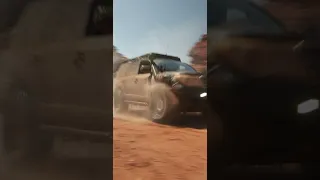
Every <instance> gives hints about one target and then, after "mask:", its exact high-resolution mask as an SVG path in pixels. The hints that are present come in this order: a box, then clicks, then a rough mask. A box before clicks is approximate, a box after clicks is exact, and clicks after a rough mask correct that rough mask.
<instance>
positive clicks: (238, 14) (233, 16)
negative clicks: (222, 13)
mask: <svg viewBox="0 0 320 180" xmlns="http://www.w3.org/2000/svg"><path fill="white" fill-rule="evenodd" d="M237 20H238V21H239V20H240V21H241V20H246V21H247V15H246V14H245V13H244V12H243V11H240V10H238V9H228V11H227V23H232V22H234V21H237Z"/></svg>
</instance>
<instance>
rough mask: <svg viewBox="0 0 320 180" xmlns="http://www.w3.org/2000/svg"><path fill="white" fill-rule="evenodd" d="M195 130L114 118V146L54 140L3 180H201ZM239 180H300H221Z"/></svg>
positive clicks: (202, 158)
mask: <svg viewBox="0 0 320 180" xmlns="http://www.w3.org/2000/svg"><path fill="white" fill-rule="evenodd" d="M191 121H193V122H194V121H196V119H193V120H191ZM194 124H196V123H192V122H190V123H189V124H188V123H186V127H174V126H166V125H160V124H155V123H152V122H150V121H147V120H145V119H143V118H139V117H135V116H118V117H116V118H115V119H114V138H113V145H112V144H106V143H93V142H89V141H62V140H61V138H59V137H58V138H57V140H56V144H55V150H54V153H53V155H52V157H51V158H50V159H48V160H47V161H44V162H41V163H39V162H32V161H31V162H22V163H21V162H20V163H17V164H15V165H14V166H13V167H12V169H11V171H10V172H11V173H10V178H8V180H42V179H46V180H58V179H59V180H108V179H110V180H111V179H114V180H205V179H207V130H206V129H205V128H203V127H202V128H200V127H196V126H194ZM210 176H213V175H210ZM239 178H240V179H287V178H288V179H305V178H301V176H300V175H299V173H298V172H297V171H296V170H294V169H293V170H290V172H289V171H288V172H285V171H283V170H280V171H279V168H277V167H266V168H261V167H260V168H251V169H243V168H240V169H234V170H232V171H230V173H229V174H228V177H226V179H239Z"/></svg>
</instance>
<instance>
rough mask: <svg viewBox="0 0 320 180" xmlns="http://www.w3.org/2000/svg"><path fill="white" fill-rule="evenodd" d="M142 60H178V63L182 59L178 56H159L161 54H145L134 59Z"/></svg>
mask: <svg viewBox="0 0 320 180" xmlns="http://www.w3.org/2000/svg"><path fill="white" fill-rule="evenodd" d="M141 58H148V59H149V60H151V61H152V60H154V59H156V58H168V59H170V60H176V61H181V59H180V58H179V57H177V56H171V55H166V54H159V53H148V54H144V55H142V56H139V57H136V58H133V59H132V60H133V61H136V60H139V59H141Z"/></svg>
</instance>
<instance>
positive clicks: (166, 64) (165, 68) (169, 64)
mask: <svg viewBox="0 0 320 180" xmlns="http://www.w3.org/2000/svg"><path fill="white" fill-rule="evenodd" d="M153 62H154V63H155V64H156V66H157V68H158V70H159V71H161V72H173V71H175V72H177V71H178V72H189V73H197V71H196V70H195V69H193V68H192V67H191V66H189V65H188V64H186V63H182V62H180V61H176V60H171V59H163V58H162V59H155V60H153Z"/></svg>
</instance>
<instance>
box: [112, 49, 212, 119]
mask: <svg viewBox="0 0 320 180" xmlns="http://www.w3.org/2000/svg"><path fill="white" fill-rule="evenodd" d="M200 75H201V74H199V73H198V72H197V71H196V70H194V69H193V68H192V67H191V66H189V65H188V64H186V63H183V62H181V60H180V58H178V57H174V56H169V55H163V54H157V53H150V54H146V55H143V56H140V57H137V58H134V59H132V60H130V61H129V62H127V63H124V64H122V65H121V66H120V68H119V70H118V72H117V75H116V79H115V90H114V99H115V100H114V107H115V109H116V111H118V112H123V111H127V110H128V107H129V105H131V104H133V105H142V106H144V107H148V108H149V111H150V113H149V114H150V118H151V119H152V120H154V121H172V120H174V119H175V118H178V117H179V115H180V113H181V112H201V111H202V109H203V108H202V106H203V105H204V103H205V101H206V90H205V86H204V83H203V82H202V81H201V79H200Z"/></svg>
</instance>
